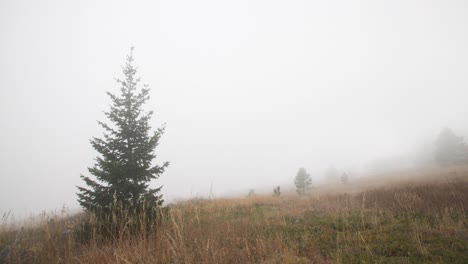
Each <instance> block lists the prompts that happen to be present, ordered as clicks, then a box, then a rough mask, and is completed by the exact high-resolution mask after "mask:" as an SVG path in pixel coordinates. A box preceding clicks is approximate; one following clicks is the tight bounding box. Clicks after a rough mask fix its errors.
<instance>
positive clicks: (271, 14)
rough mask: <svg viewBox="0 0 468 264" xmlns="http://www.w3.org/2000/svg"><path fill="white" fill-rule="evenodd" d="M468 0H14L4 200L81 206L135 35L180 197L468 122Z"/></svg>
mask: <svg viewBox="0 0 468 264" xmlns="http://www.w3.org/2000/svg"><path fill="white" fill-rule="evenodd" d="M467 15H468V3H467V2H466V1H463V0H460V1H457V0H453V1H450V0H440V1H433V0H420V1H413V0H398V1H396V0H392V1H376V0H368V1H350V0H343V1H309V0H304V1H292V0H287V1H286V0H284V1H272V0H268V1H266V0H265V1H255V0H246V1H243V0H237V1H219V0H213V1H204V0H199V1H189V0H186V1H63V0H56V1H51V0H47V1H44V0H43V1H33V0H30V1H19V0H7V1H5V0H2V1H0V34H1V41H0V58H1V59H0V120H1V126H2V129H1V130H0V131H1V132H0V133H1V134H0V148H1V152H0V180H1V181H0V213H2V212H5V211H7V210H8V209H12V210H13V212H15V213H17V214H24V213H37V212H40V211H41V210H53V209H55V208H60V207H61V206H62V205H63V204H66V205H67V206H69V207H70V208H79V206H78V203H77V202H76V195H75V193H76V191H77V189H76V185H83V182H82V181H81V179H80V178H79V175H80V174H85V175H89V174H88V172H87V167H89V166H91V165H92V164H93V159H94V157H95V156H96V152H95V151H94V150H93V149H92V147H91V145H90V144H89V139H90V138H92V137H94V136H97V137H99V136H101V135H102V129H101V128H100V127H99V126H98V124H97V122H96V121H97V120H102V121H105V118H104V114H103V111H107V110H108V109H109V104H110V100H109V98H108V96H107V95H106V93H105V92H106V91H111V92H118V88H119V86H118V85H117V83H116V82H115V81H114V78H115V77H122V73H121V65H123V63H124V59H125V55H126V54H127V53H128V52H129V48H130V46H132V45H134V46H135V57H136V64H137V65H138V67H139V76H141V78H142V82H143V83H146V84H149V85H150V88H151V89H152V91H151V100H150V101H149V103H148V104H147V105H146V109H147V110H154V111H155V115H154V118H153V120H152V125H153V127H154V128H155V127H158V126H159V125H160V124H162V123H166V124H167V129H166V134H165V135H164V136H163V137H162V139H161V145H160V147H159V148H158V149H157V153H158V159H157V162H159V163H161V162H163V161H166V160H167V161H170V162H171V165H170V167H169V169H168V170H167V171H166V173H164V174H163V175H162V177H161V178H160V179H159V180H157V181H155V182H154V186H159V185H164V188H163V194H164V196H165V198H166V199H167V200H173V199H175V198H181V197H191V196H202V195H203V196H206V195H207V194H208V192H209V190H210V186H211V183H212V184H213V192H214V194H215V195H217V196H219V195H222V194H225V193H233V192H240V193H245V194H246V193H247V192H248V189H250V188H260V187H264V188H267V189H273V187H274V186H276V185H279V184H282V185H283V184H291V183H292V179H293V177H294V176H295V173H296V172H297V169H298V168H299V167H302V166H303V167H305V168H307V169H308V170H310V171H311V172H312V177H313V178H314V179H317V178H319V177H322V175H321V174H322V173H323V171H324V170H325V169H326V168H327V167H328V166H330V165H331V164H334V165H335V166H336V167H338V168H347V169H348V168H349V169H351V168H358V167H359V166H362V164H364V163H366V162H368V161H371V160H375V159H382V158H386V157H394V156H399V155H405V154H406V153H409V152H411V151H413V150H414V149H415V148H418V146H419V145H421V144H427V142H431V141H432V140H433V139H434V138H435V137H436V136H437V134H438V133H439V131H440V130H441V129H442V128H444V127H450V128H452V129H453V130H454V131H455V132H456V133H458V134H460V135H462V136H468V119H467V116H468V103H467V99H468V52H467V51H468V49H467V47H468V46H467V44H468V43H467V40H468V16H467Z"/></svg>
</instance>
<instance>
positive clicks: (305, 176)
mask: <svg viewBox="0 0 468 264" xmlns="http://www.w3.org/2000/svg"><path fill="white" fill-rule="evenodd" d="M294 184H295V185H296V191H297V193H298V194H299V195H303V194H305V193H306V192H307V190H308V189H309V188H310V186H311V185H312V179H311V178H310V174H309V173H307V171H306V169H304V168H300V169H299V171H298V172H297V175H296V178H294Z"/></svg>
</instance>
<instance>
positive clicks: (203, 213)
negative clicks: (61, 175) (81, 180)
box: [0, 168, 468, 264]
mask: <svg viewBox="0 0 468 264" xmlns="http://www.w3.org/2000/svg"><path fill="white" fill-rule="evenodd" d="M383 179H384V178H382V177H376V178H373V180H369V179H368V180H366V181H364V180H361V181H355V182H354V183H351V184H349V185H347V186H339V187H333V186H324V187H321V188H316V189H314V190H312V192H311V194H310V195H307V196H304V197H299V196H297V195H295V194H294V193H288V194H284V195H282V196H281V197H271V196H258V197H251V198H237V199H214V200H204V199H196V200H191V201H186V202H179V203H177V204H174V205H171V206H170V210H169V217H168V218H167V219H164V220H163V222H162V223H160V224H159V225H158V226H157V227H150V228H149V229H150V230H151V231H150V232H149V233H142V232H139V233H136V234H135V233H134V232H132V230H128V229H126V225H125V224H124V226H123V228H121V229H120V230H122V231H121V232H120V233H119V235H116V236H114V237H112V238H108V239H102V238H101V237H100V236H99V232H96V230H95V232H94V233H93V232H92V233H91V235H90V236H91V237H90V238H89V239H83V237H82V234H83V232H82V231H80V229H82V228H83V223H90V222H91V224H92V221H93V219H89V218H87V217H86V216H85V215H80V216H74V217H71V218H66V219H61V218H60V217H58V216H57V217H54V218H45V219H44V221H42V223H40V224H38V225H36V226H30V227H27V228H25V229H24V230H23V232H22V235H21V238H20V239H19V240H18V242H17V243H16V244H15V245H13V246H12V247H11V248H10V253H9V257H8V259H7V261H8V262H9V263H95V264H98V263H376V262H377V263H468V221H467V213H466V211H465V210H466V208H467V206H468V170H466V169H462V168H452V169H448V170H444V171H425V172H418V173H413V174H411V173H407V174H401V175H387V177H386V178H385V179H391V183H389V182H390V181H385V180H383ZM364 183H366V185H364ZM135 221H137V220H135ZM101 228H102V227H101ZM67 230H68V231H67ZM16 234H17V230H11V228H9V227H8V226H7V225H3V226H1V229H0V250H1V249H2V248H4V247H6V246H7V245H9V244H11V243H12V241H14V240H15V236H16ZM80 234H81V235H80Z"/></svg>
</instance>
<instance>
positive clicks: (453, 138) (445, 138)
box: [434, 128, 468, 166]
mask: <svg viewBox="0 0 468 264" xmlns="http://www.w3.org/2000/svg"><path fill="white" fill-rule="evenodd" d="M435 144H436V150H435V153H434V156H435V160H436V161H437V163H439V165H440V166H449V165H456V164H462V163H466V162H468V147H467V145H466V144H465V142H464V141H463V138H462V137H459V136H457V135H455V133H453V131H452V130H451V129H449V128H445V129H444V130H442V132H440V134H439V137H438V138H437V140H436V142H435Z"/></svg>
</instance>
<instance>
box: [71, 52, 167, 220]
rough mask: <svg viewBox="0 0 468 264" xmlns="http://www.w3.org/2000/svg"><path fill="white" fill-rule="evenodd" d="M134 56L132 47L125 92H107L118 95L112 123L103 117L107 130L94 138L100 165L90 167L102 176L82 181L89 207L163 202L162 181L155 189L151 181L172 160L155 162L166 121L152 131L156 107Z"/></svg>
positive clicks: (125, 71) (122, 87)
mask: <svg viewBox="0 0 468 264" xmlns="http://www.w3.org/2000/svg"><path fill="white" fill-rule="evenodd" d="M133 61H134V58H133V47H132V48H131V50H130V54H129V55H127V59H126V63H125V66H124V67H122V69H123V74H124V76H125V79H124V80H120V79H116V81H117V83H119V84H120V94H118V95H116V94H113V93H110V92H107V94H108V95H109V97H110V98H111V100H112V105H111V107H110V111H108V112H105V115H106V117H107V118H108V119H109V121H110V124H106V123H103V122H100V121H98V123H99V125H100V126H101V127H102V128H103V129H104V131H105V132H104V135H103V137H102V138H93V139H91V140H90V142H91V145H92V146H93V148H94V149H95V150H96V151H97V152H98V153H99V155H98V157H97V158H96V159H95V160H96V163H95V164H94V166H93V167H90V168H88V171H89V173H90V174H91V175H93V176H94V177H95V178H96V180H93V179H91V178H90V177H87V176H83V175H81V178H82V179H83V180H84V182H85V183H86V185H87V188H85V187H78V190H79V192H78V193H77V194H78V201H79V203H80V204H81V206H82V207H83V208H84V209H85V210H86V211H91V212H96V211H100V212H104V213H106V212H110V210H111V206H112V204H115V202H118V203H119V205H121V206H122V207H123V208H125V209H132V208H133V209H134V210H139V208H140V207H141V206H142V203H143V202H145V206H146V207H147V208H148V207H149V208H153V207H155V206H160V205H161V204H162V203H163V199H162V195H160V194H159V193H160V191H161V188H162V186H161V187H159V188H156V189H151V188H149V185H148V183H149V182H150V181H151V180H152V179H157V178H159V176H160V175H161V174H162V173H163V172H164V169H165V168H166V167H167V166H168V165H169V163H168V162H165V163H163V165H161V166H158V165H153V160H154V159H155V158H156V154H155V149H156V147H157V146H158V142H159V139H160V137H161V135H162V134H163V133H164V128H165V127H164V125H163V126H162V127H161V128H158V129H157V130H156V131H151V127H150V125H149V121H150V119H151V117H152V115H153V112H152V111H150V112H146V111H144V110H143V109H142V106H143V104H144V103H145V102H146V101H148V99H149V88H148V86H147V85H143V87H140V85H139V83H140V79H139V78H137V77H136V76H135V75H136V72H137V69H136V67H135V66H133Z"/></svg>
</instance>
